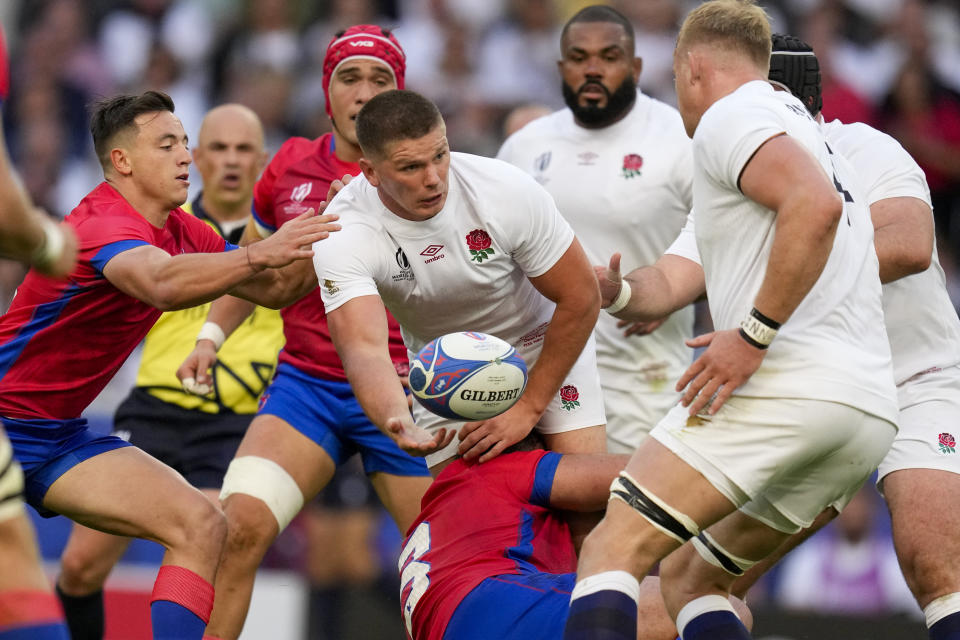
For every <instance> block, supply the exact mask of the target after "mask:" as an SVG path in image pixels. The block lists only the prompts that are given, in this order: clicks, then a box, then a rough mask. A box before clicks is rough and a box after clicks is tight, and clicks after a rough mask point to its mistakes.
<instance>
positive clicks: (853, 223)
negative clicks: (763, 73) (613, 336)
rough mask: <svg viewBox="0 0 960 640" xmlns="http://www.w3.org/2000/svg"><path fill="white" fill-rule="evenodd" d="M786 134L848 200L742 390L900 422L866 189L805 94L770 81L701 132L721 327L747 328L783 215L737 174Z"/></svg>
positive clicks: (746, 91)
mask: <svg viewBox="0 0 960 640" xmlns="http://www.w3.org/2000/svg"><path fill="white" fill-rule="evenodd" d="M784 132H785V133H786V134H788V135H790V136H791V137H792V138H794V139H795V140H796V141H798V142H799V143H800V144H802V145H803V146H804V147H806V148H807V149H808V150H809V151H810V152H811V153H812V154H813V155H814V156H815V157H816V158H817V160H818V161H819V163H820V165H821V167H823V170H824V171H825V172H826V173H827V175H828V176H830V177H832V178H833V181H834V183H835V184H836V185H837V188H838V191H842V192H845V193H844V199H845V200H846V202H845V203H844V212H843V217H842V219H841V220H840V222H839V224H838V225H837V233H836V236H835V238H834V242H833V248H832V251H831V253H830V257H829V259H828V260H827V264H826V266H825V267H824V269H823V272H822V273H821V275H820V278H819V279H818V280H817V282H816V283H815V284H814V286H813V288H812V289H811V290H810V292H809V293H808V294H807V296H806V297H805V298H804V300H803V301H802V302H801V303H800V305H799V306H798V307H797V309H796V310H795V311H794V313H793V315H791V316H790V318H789V319H788V320H787V322H785V323H784V325H783V327H781V329H780V332H779V334H778V335H777V337H776V339H775V340H774V341H773V343H772V344H771V345H770V348H769V352H768V353H767V355H766V357H765V358H764V360H763V363H762V364H761V365H760V368H759V369H758V370H757V371H756V372H755V373H754V374H753V376H751V378H750V379H749V380H748V381H747V382H746V383H744V385H743V386H742V387H740V388H739V389H737V391H735V392H734V393H735V394H736V395H741V396H755V397H780V398H811V399H818V400H828V401H834V402H842V403H845V404H848V405H851V406H854V407H857V408H859V409H861V410H863V411H865V412H867V413H871V414H873V415H876V416H878V417H881V418H884V419H887V420H890V421H891V422H894V423H896V416H897V407H896V394H895V389H894V385H893V373H892V369H891V362H890V346H889V343H888V341H887V336H886V332H885V331H884V325H883V310H882V306H881V289H880V278H879V275H878V272H879V265H878V262H877V255H876V251H875V250H874V247H873V224H872V222H871V220H870V212H869V209H868V207H867V203H866V202H865V197H864V196H863V194H862V192H861V190H860V187H859V182H858V180H857V178H855V177H854V175H853V174H852V170H851V169H850V167H849V164H848V163H846V162H845V161H844V160H843V158H842V157H840V156H835V155H832V154H831V152H830V151H829V150H828V147H827V145H826V143H825V140H824V137H823V133H822V132H821V131H820V128H819V125H818V124H817V123H816V121H814V120H813V118H811V117H810V115H809V114H808V113H807V111H806V109H805V108H804V107H803V105H802V104H801V103H800V101H799V100H797V99H796V98H794V97H793V96H792V95H790V94H789V93H787V92H785V91H775V90H774V89H773V87H772V86H770V84H769V83H767V82H763V81H753V82H748V83H746V84H744V85H743V86H741V87H740V88H739V89H737V90H736V91H734V92H733V93H731V94H730V95H728V96H726V97H724V98H722V99H720V100H718V101H717V102H716V103H714V104H713V105H712V106H711V107H710V108H709V109H707V111H706V112H705V113H704V115H703V117H702V119H701V120H700V123H699V125H698V127H697V131H696V133H695V134H694V137H693V154H694V178H693V202H694V222H695V226H696V240H697V248H698V250H699V254H700V257H701V259H702V264H703V268H704V275H705V278H706V286H707V297H708V299H709V300H710V309H711V313H712V315H713V323H714V326H715V327H716V328H717V329H735V328H737V327H739V325H740V321H741V320H742V319H743V318H744V317H745V316H746V315H747V313H748V312H749V311H750V309H751V307H753V302H754V298H755V297H756V295H757V291H758V290H759V289H760V285H761V283H762V281H763V278H764V275H765V273H766V269H767V263H768V259H769V256H770V251H771V247H772V244H773V237H774V227H775V223H776V215H775V213H774V212H772V211H771V210H769V209H767V208H765V207H763V206H761V205H759V204H757V203H756V202H754V201H752V200H750V199H749V198H746V197H745V196H744V195H743V194H742V193H741V191H740V189H739V184H738V183H739V178H740V174H741V172H742V171H743V168H744V167H745V166H746V165H747V163H748V162H749V160H750V159H751V157H752V156H753V154H754V153H755V152H756V151H757V149H758V148H759V147H760V146H761V145H762V144H763V143H764V142H766V141H767V140H769V139H770V138H771V137H773V136H776V135H778V134H781V133H784Z"/></svg>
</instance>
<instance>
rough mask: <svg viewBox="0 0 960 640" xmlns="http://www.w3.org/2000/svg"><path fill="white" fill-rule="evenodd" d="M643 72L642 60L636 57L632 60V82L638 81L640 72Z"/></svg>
mask: <svg viewBox="0 0 960 640" xmlns="http://www.w3.org/2000/svg"><path fill="white" fill-rule="evenodd" d="M641 71H643V58H641V57H640V56H637V57H635V58H634V59H633V81H634V82H639V81H640V72H641Z"/></svg>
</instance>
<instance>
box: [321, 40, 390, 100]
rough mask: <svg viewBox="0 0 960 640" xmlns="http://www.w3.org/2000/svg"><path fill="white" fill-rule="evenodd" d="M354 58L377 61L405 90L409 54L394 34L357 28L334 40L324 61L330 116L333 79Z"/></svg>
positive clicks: (324, 76) (325, 90) (326, 94)
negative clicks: (405, 73)
mask: <svg viewBox="0 0 960 640" xmlns="http://www.w3.org/2000/svg"><path fill="white" fill-rule="evenodd" d="M352 58H366V59H368V60H378V61H380V62H383V63H384V64H386V65H387V67H388V68H389V69H390V71H391V72H392V73H393V79H394V80H395V81H396V83H397V89H403V74H404V71H405V69H406V58H407V56H406V54H404V53H403V49H402V48H401V47H400V43H399V42H397V39H396V38H395V37H394V35H393V34H392V33H390V32H389V31H386V30H385V29H381V28H380V27H378V26H377V25H374V24H358V25H354V26H352V27H350V28H349V29H347V30H346V31H344V32H343V33H340V34H338V35H336V36H334V37H333V40H331V41H330V44H329V45H327V53H326V55H325V56H324V57H323V93H324V96H326V101H327V115H328V116H333V114H332V113H330V96H329V92H330V79H331V78H332V77H333V74H334V73H335V72H336V70H337V67H339V66H340V65H341V64H343V63H344V62H346V61H347V60H350V59H352Z"/></svg>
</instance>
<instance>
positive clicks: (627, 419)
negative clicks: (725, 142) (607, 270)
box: [498, 5, 693, 453]
mask: <svg viewBox="0 0 960 640" xmlns="http://www.w3.org/2000/svg"><path fill="white" fill-rule="evenodd" d="M560 47H561V54H562V58H561V59H560V61H559V62H558V63H557V64H558V67H559V70H560V75H561V76H562V86H563V96H564V100H565V101H566V103H567V108H566V109H563V110H561V111H557V112H556V113H553V114H551V115H549V116H546V117H543V118H540V119H538V120H535V121H533V122H531V123H530V124H529V125H527V126H526V127H524V128H523V129H521V130H520V131H518V132H517V133H515V134H514V135H513V136H511V137H510V138H508V139H507V141H506V142H505V143H504V145H503V148H501V149H500V153H499V154H498V158H500V159H502V160H506V161H507V162H510V163H511V164H514V165H516V166H518V167H520V168H521V169H523V170H525V171H527V172H529V173H530V174H532V175H533V176H534V178H536V180H537V181H538V182H539V183H540V184H542V185H543V186H544V187H545V188H546V189H547V191H549V192H550V194H551V195H552V196H553V198H554V200H555V202H556V204H557V207H558V208H559V209H560V213H561V214H562V215H563V217H564V218H566V219H567V221H568V222H569V223H570V225H571V226H572V227H573V230H574V232H575V233H576V235H577V237H578V238H579V239H580V241H581V242H582V243H583V246H584V248H585V249H586V252H587V256H588V257H589V258H590V259H591V261H592V263H593V264H606V263H607V261H608V260H607V257H608V256H609V254H610V250H611V249H616V250H619V251H621V252H622V256H623V257H622V261H623V264H624V265H629V266H630V267H636V266H639V265H643V264H651V263H652V262H655V261H656V260H657V258H659V257H660V256H661V255H662V254H663V251H664V250H665V249H666V248H667V247H668V246H669V245H670V243H671V242H672V241H673V239H674V238H676V236H677V234H678V233H679V231H680V229H681V228H682V227H683V223H684V220H685V218H686V215H687V213H688V212H689V211H690V205H691V183H690V177H691V175H692V164H691V153H690V139H689V138H687V136H686V134H685V133H684V130H683V122H682V121H681V119H680V114H679V113H678V112H677V111H676V110H675V109H673V108H672V107H670V106H667V105H665V104H663V103H661V102H658V101H657V100H654V99H653V98H650V97H648V96H646V95H644V94H643V93H642V92H639V91H638V90H637V80H638V78H639V77H640V70H641V67H642V60H641V59H640V58H637V57H634V34H633V27H632V25H631V24H630V22H629V20H627V18H626V17H624V16H623V15H622V14H620V13H618V12H617V11H616V10H615V9H612V8H610V7H608V6H603V5H593V6H589V7H586V8H585V9H583V10H582V11H580V12H579V13H577V14H576V15H574V16H573V17H572V18H570V20H569V22H567V24H566V25H565V26H564V28H563V31H562V33H561V36H560ZM607 311H609V312H610V313H611V314H612V313H615V312H616V311H617V305H616V304H614V305H612V306H611V307H610V308H608V309H607ZM692 332H693V307H692V306H688V307H686V308H684V309H681V310H680V311H677V312H676V313H674V314H673V315H671V316H670V317H669V318H667V319H666V320H665V321H664V322H663V324H660V323H639V324H632V325H627V323H625V322H619V321H618V320H617V319H616V318H614V317H613V316H612V315H610V314H601V317H600V319H599V321H598V322H597V327H596V331H595V333H596V337H597V364H598V366H599V369H600V380H601V384H602V386H603V395H604V404H605V410H606V413H607V420H608V422H607V445H608V450H609V451H611V452H618V453H626V452H629V451H632V450H633V449H635V448H636V447H637V445H638V444H639V443H640V440H641V439H642V438H643V437H644V436H645V435H646V433H647V432H649V431H650V429H651V428H653V426H654V425H655V424H656V423H657V421H658V420H659V419H660V418H661V417H662V416H663V415H664V414H665V413H666V412H667V411H668V410H669V409H670V408H671V407H672V406H673V405H675V404H676V403H677V400H678V399H679V395H678V394H677V392H676V391H674V388H673V387H674V383H675V382H676V380H677V379H679V377H680V376H681V375H682V374H683V371H684V370H685V369H686V367H687V366H688V365H689V364H690V358H691V352H690V350H689V349H688V348H687V347H686V346H685V344H684V341H685V340H687V339H689V338H691V337H692Z"/></svg>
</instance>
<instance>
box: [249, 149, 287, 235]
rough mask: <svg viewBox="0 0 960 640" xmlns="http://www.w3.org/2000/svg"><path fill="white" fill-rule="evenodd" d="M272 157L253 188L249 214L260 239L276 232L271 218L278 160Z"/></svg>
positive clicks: (274, 223) (275, 226)
mask: <svg viewBox="0 0 960 640" xmlns="http://www.w3.org/2000/svg"><path fill="white" fill-rule="evenodd" d="M279 155H280V154H279V152H278V153H277V157H274V159H273V160H271V161H270V164H268V165H267V168H266V169H264V170H263V175H261V176H260V179H259V180H257V184H255V185H254V187H253V204H252V205H251V211H250V213H251V214H252V215H253V224H254V226H256V228H257V232H258V233H259V234H260V237H261V238H269V237H270V236H271V235H272V234H273V232H274V231H276V230H277V223H276V220H275V219H274V217H273V186H274V184H275V183H276V181H277V175H278V174H279V173H280V170H279V169H280V167H279V165H280V164H281V162H280V158H279Z"/></svg>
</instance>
